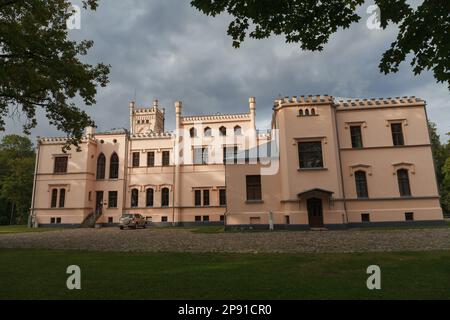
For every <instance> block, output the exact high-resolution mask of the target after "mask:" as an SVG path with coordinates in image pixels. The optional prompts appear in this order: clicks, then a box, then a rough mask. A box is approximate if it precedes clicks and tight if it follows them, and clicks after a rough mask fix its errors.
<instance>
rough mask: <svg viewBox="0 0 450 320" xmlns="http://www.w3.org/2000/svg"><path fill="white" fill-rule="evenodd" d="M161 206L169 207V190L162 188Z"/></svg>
mask: <svg viewBox="0 0 450 320" xmlns="http://www.w3.org/2000/svg"><path fill="white" fill-rule="evenodd" d="M161 206H162V207H168V206H169V188H162V190H161Z"/></svg>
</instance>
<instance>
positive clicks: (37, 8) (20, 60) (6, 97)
mask: <svg viewBox="0 0 450 320" xmlns="http://www.w3.org/2000/svg"><path fill="white" fill-rule="evenodd" d="M83 7H84V8H85V9H87V10H89V9H90V10H95V9H96V8H97V0H84V1H83ZM73 13H74V10H73V8H72V5H71V3H70V1H69V0H52V1H35V0H0V70H1V71H0V130H1V131H4V129H5V117H7V116H10V115H12V114H15V113H19V114H24V115H25V116H26V119H27V122H26V124H25V125H24V127H23V130H24V132H25V133H27V134H28V133H29V131H30V130H31V129H32V128H34V127H35V126H36V125H37V121H36V111H37V109H39V108H42V109H43V110H44V111H45V114H46V116H47V118H48V119H49V122H50V124H52V125H55V126H56V127H57V129H59V130H61V131H63V132H65V133H66V134H67V136H68V138H69V139H68V144H67V146H66V148H70V147H69V145H70V144H71V143H73V144H75V145H77V144H78V142H79V141H80V139H81V137H82V134H83V130H84V128H85V127H88V126H94V125H95V124H94V122H93V120H92V119H91V118H90V117H89V116H88V114H87V113H86V112H85V111H83V110H81V109H80V107H78V106H77V105H76V104H75V103H74V101H75V99H76V98H80V99H81V100H82V101H83V103H84V104H85V105H87V106H92V105H93V104H95V102H96V101H95V96H96V94H97V87H98V86H101V87H104V86H106V85H107V83H108V74H109V69H110V66H107V65H104V64H102V63H100V64H97V65H96V66H92V65H90V64H87V63H83V62H82V61H81V60H80V57H81V56H84V55H86V54H87V52H88V50H89V49H90V48H91V47H92V45H93V42H92V41H81V42H75V41H71V40H69V37H68V30H67V20H68V19H69V18H70V17H71V16H72V14H73Z"/></svg>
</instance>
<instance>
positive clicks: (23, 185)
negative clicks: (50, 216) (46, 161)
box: [0, 135, 35, 224]
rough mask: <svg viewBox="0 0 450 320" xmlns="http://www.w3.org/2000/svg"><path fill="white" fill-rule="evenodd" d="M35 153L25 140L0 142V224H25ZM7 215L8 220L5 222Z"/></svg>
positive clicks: (15, 138)
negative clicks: (1, 210)
mask: <svg viewBox="0 0 450 320" xmlns="http://www.w3.org/2000/svg"><path fill="white" fill-rule="evenodd" d="M34 161H35V153H34V150H33V144H32V143H31V141H30V140H29V139H28V138H27V137H21V136H18V135H8V136H5V137H4V138H3V139H2V141H1V143H0V204H1V205H0V207H2V208H3V209H4V210H5V209H6V208H7V209H8V210H9V212H4V211H3V212H0V224H4V223H5V222H8V223H12V224H14V223H16V222H17V223H24V222H26V219H27V217H28V209H29V208H30V204H31V196H32V190H33V173H34ZM6 216H8V219H6Z"/></svg>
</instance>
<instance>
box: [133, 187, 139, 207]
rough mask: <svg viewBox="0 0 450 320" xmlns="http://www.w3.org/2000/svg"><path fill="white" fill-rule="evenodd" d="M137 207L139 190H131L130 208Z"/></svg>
mask: <svg viewBox="0 0 450 320" xmlns="http://www.w3.org/2000/svg"><path fill="white" fill-rule="evenodd" d="M138 206H139V190H138V189H133V190H131V207H132V208H137V207H138Z"/></svg>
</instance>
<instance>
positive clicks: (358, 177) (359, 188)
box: [355, 171, 369, 198]
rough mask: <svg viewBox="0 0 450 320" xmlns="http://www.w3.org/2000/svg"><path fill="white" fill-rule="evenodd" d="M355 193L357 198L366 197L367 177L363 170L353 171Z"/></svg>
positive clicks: (367, 194)
mask: <svg viewBox="0 0 450 320" xmlns="http://www.w3.org/2000/svg"><path fill="white" fill-rule="evenodd" d="M355 182H356V193H357V195H358V198H368V197H369V191H368V189H367V177H366V172H365V171H356V172H355Z"/></svg>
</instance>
